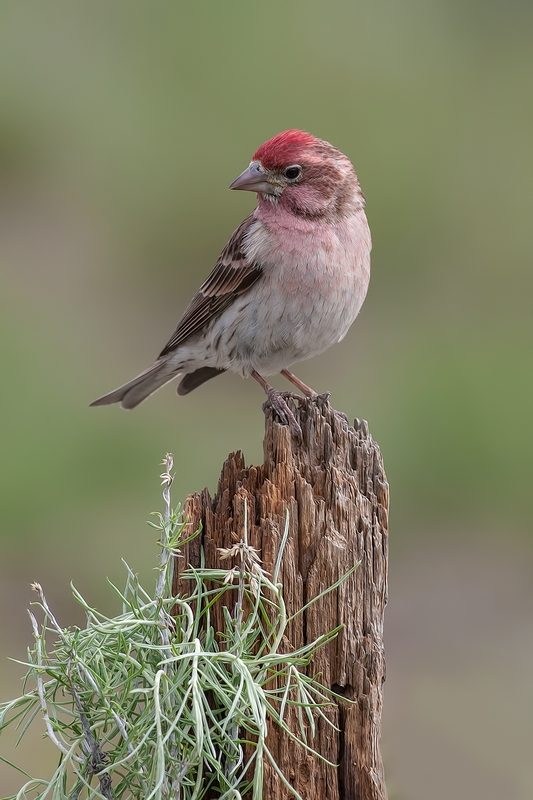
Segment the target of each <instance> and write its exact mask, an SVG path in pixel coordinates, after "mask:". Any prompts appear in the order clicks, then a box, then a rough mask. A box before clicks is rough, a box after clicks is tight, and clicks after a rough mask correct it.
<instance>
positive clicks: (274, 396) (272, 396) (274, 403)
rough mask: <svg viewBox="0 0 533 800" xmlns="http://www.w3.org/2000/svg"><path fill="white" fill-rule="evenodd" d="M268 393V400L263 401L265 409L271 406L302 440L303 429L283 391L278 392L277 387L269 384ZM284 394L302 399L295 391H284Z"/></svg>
mask: <svg viewBox="0 0 533 800" xmlns="http://www.w3.org/2000/svg"><path fill="white" fill-rule="evenodd" d="M266 393H267V397H268V400H266V402H265V403H263V410H265V409H266V408H268V407H269V406H270V408H271V409H272V410H273V411H274V412H275V413H276V414H277V415H278V417H279V419H280V421H281V423H282V425H288V426H289V428H290V429H291V432H292V434H293V435H294V436H295V438H296V439H298V441H300V442H301V441H302V439H303V435H302V429H301V427H300V425H299V423H298V420H297V419H296V417H295V416H294V413H293V411H292V410H291V408H290V407H289V405H288V403H287V400H286V399H285V397H284V396H283V395H282V394H281V392H278V391H277V389H274V387H273V386H269V387H268V389H266ZM283 394H284V395H286V396H288V397H289V398H291V399H300V400H301V399H302V398H301V397H300V395H297V394H296V393H294V392H284V393H283Z"/></svg>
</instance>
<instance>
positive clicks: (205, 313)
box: [159, 213, 263, 358]
mask: <svg viewBox="0 0 533 800" xmlns="http://www.w3.org/2000/svg"><path fill="white" fill-rule="evenodd" d="M253 221H254V218H253V213H252V214H250V215H249V216H248V217H246V219H245V220H243V222H241V224H240V225H239V227H238V228H237V230H236V231H235V233H234V234H233V235H232V237H231V238H230V240H229V241H228V243H227V245H226V246H225V248H224V250H223V251H222V253H221V254H220V257H219V259H218V261H217V263H216V264H215V267H214V269H213V271H212V273H211V274H210V275H209V277H208V278H207V280H206V281H205V282H204V283H203V284H202V285H201V286H200V288H199V289H198V292H197V293H196V294H195V295H194V297H193V299H192V300H191V302H190V303H189V305H188V306H187V308H186V309H185V312H184V314H183V316H182V318H181V319H180V321H179V322H178V327H177V328H176V330H175V331H174V333H173V334H172V337H171V338H170V340H169V341H168V342H167V344H166V345H165V347H164V348H163V350H162V351H161V353H160V354H159V358H161V357H162V356H166V355H167V354H168V353H170V352H171V351H172V350H175V349H176V347H179V345H180V344H182V343H183V342H184V341H185V339H188V337H189V336H192V335H193V334H194V333H197V332H198V331H200V330H201V329H202V328H203V327H205V325H207V324H208V323H209V322H211V320H212V319H214V318H215V317H216V316H218V315H219V314H221V313H222V311H224V309H225V308H227V306H229V305H230V303H231V302H232V300H233V299H234V298H235V297H237V296H238V295H239V294H242V293H243V292H245V291H246V290H247V289H249V288H250V286H252V284H254V283H255V282H256V281H257V280H258V279H259V278H260V277H261V275H262V272H263V270H262V268H261V267H260V266H259V265H258V264H253V263H252V264H251V263H250V262H249V261H247V259H246V256H245V254H244V252H243V249H242V241H243V238H244V236H245V235H246V233H247V232H248V230H249V228H250V226H251V225H252V223H253Z"/></svg>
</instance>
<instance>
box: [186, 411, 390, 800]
mask: <svg viewBox="0 0 533 800" xmlns="http://www.w3.org/2000/svg"><path fill="white" fill-rule="evenodd" d="M295 414H296V417H297V419H298V421H299V423H300V425H301V428H302V432H303V442H302V443H298V442H297V441H296V440H295V439H294V437H293V436H291V432H290V430H289V428H288V427H287V426H284V425H280V424H279V423H278V422H277V421H275V420H274V419H273V416H272V414H271V413H269V411H268V410H267V411H266V432H265V440H264V464H263V465H262V466H260V467H253V466H252V467H246V466H245V463H244V458H243V456H242V454H241V453H240V452H237V453H232V454H231V455H230V456H229V457H228V459H227V461H226V462H225V464H224V465H223V467H222V474H221V477H220V481H219V484H218V491H217V494H216V495H215V497H214V498H211V497H210V495H209V492H208V491H207V489H204V491H203V492H202V493H201V494H193V495H190V496H189V498H188V499H187V502H186V505H185V514H186V515H187V517H188V519H189V521H190V524H191V525H192V526H193V529H196V528H197V527H198V525H199V524H200V523H201V524H202V533H201V534H200V535H199V536H198V537H196V539H194V540H193V541H192V542H190V543H189V545H187V546H185V547H184V548H183V551H182V555H183V556H184V558H179V559H177V562H176V563H177V570H176V575H175V586H174V589H175V592H176V593H178V592H182V591H183V592H186V591H187V590H186V587H185V585H183V586H182V585H181V581H180V571H183V570H184V569H185V568H186V567H187V566H188V565H189V564H191V565H192V566H198V565H199V563H200V561H199V559H200V547H203V549H204V553H205V565H206V566H207V567H217V568H224V569H227V568H228V567H229V566H230V565H231V564H229V563H228V561H222V562H221V561H220V558H219V553H218V548H219V547H226V548H228V547H231V546H232V545H233V544H234V542H235V540H234V538H233V537H232V532H233V531H234V532H236V533H237V534H238V535H239V537H241V535H242V532H243V529H244V506H245V500H246V505H247V513H248V542H249V544H251V545H252V546H253V547H255V548H257V549H258V551H259V552H260V555H261V560H262V566H263V568H264V569H265V570H267V571H268V572H269V573H271V574H272V571H273V569H274V565H275V562H276V556H277V553H278V548H279V546H280V542H281V538H282V534H283V531H284V527H285V520H286V511H287V509H288V510H289V537H288V541H287V545H286V547H285V551H284V554H283V561H282V566H281V570H280V575H279V580H280V581H281V582H282V583H283V592H284V599H285V603H286V605H287V612H288V614H289V615H290V614H293V613H294V612H295V611H297V610H298V609H300V608H301V607H302V606H303V605H305V604H306V603H307V602H309V600H311V599H313V598H314V597H316V596H317V595H319V594H320V593H321V592H322V591H324V590H325V589H327V588H328V587H329V586H331V585H332V584H333V583H335V581H337V580H338V579H339V578H340V577H341V576H342V575H344V574H345V573H346V572H347V571H348V570H349V569H350V568H351V567H353V565H354V564H356V563H357V562H361V563H360V566H359V567H358V569H356V571H355V572H354V573H353V574H352V575H351V576H350V577H349V578H348V579H347V580H346V581H344V583H342V584H341V585H340V587H339V588H338V589H336V590H334V591H332V592H330V593H329V594H327V595H326V596H325V597H324V598H322V599H321V600H319V601H318V602H317V603H314V604H313V605H312V606H311V607H310V608H309V609H308V610H307V611H306V612H305V613H304V614H302V615H300V616H298V617H297V618H296V620H294V621H293V622H292V623H291V625H290V627H289V629H288V637H287V639H288V640H287V641H286V642H284V646H285V647H287V648H289V649H290V648H298V647H301V646H302V645H303V644H305V643H307V642H311V641H313V640H314V639H316V638H317V637H318V636H320V635H322V634H325V633H328V632H329V631H330V630H332V629H333V628H336V627H337V626H338V625H343V626H344V627H343V629H342V630H341V631H340V633H339V635H338V636H337V638H336V639H335V640H334V641H333V642H332V643H331V644H329V645H328V646H326V647H325V648H323V649H321V650H319V651H318V653H317V654H316V655H315V657H314V658H313V661H312V663H311V664H310V665H309V667H308V668H307V672H308V674H309V675H313V676H316V675H318V674H320V681H321V683H323V684H324V685H325V686H327V687H330V688H332V689H333V690H334V691H335V692H336V693H337V694H340V695H342V696H343V697H346V698H349V699H350V700H354V701H355V702H354V703H353V704H350V703H347V702H343V701H339V703H338V705H337V706H334V707H333V708H331V709H329V710H327V711H326V713H327V714H328V715H329V716H330V718H331V719H332V721H334V722H335V724H336V725H337V727H338V728H339V732H337V731H335V729H334V728H332V727H330V726H328V725H326V724H325V723H324V721H323V720H321V719H318V723H317V729H316V733H315V736H314V738H313V739H310V740H309V744H310V745H311V746H312V747H313V748H314V749H315V750H317V751H318V752H319V753H321V754H322V755H323V756H325V757H326V758H327V759H328V760H329V761H332V762H334V763H335V764H338V767H336V768H334V767H331V766H328V765H327V764H325V763H324V762H323V761H321V760H320V759H318V758H316V757H314V756H313V755H311V754H310V753H309V752H308V751H306V750H305V749H304V748H303V747H301V746H300V745H299V744H298V743H296V742H294V740H292V739H291V738H290V737H288V736H287V735H286V734H284V733H283V731H281V730H280V729H279V728H277V727H276V726H275V725H274V724H270V725H269V732H268V740H267V744H268V747H269V749H270V750H271V752H272V753H273V755H274V758H275V759H276V761H277V763H278V765H279V766H280V768H281V770H282V772H283V773H284V775H285V776H286V777H287V778H288V780H289V782H290V783H291V785H292V786H294V788H295V789H296V790H297V791H298V792H299V793H300V795H301V796H302V797H303V798H310V799H311V798H312V800H386V797H387V792H386V787H385V780H384V774H383V764H382V760H381V754H380V747H379V744H380V733H381V709H382V685H383V681H384V679H385V660H384V653H383V612H384V609H385V604H386V602H387V550H388V546H387V543H388V535H387V530H388V508H389V490H388V484H387V480H386V477H385V473H384V470H383V462H382V459H381V454H380V451H379V448H378V446H377V445H376V444H375V442H374V441H373V440H372V437H371V436H370V434H369V432H368V427H367V424H366V422H359V421H358V420H356V421H355V424H354V426H353V427H349V426H348V424H347V422H346V420H345V418H344V417H343V416H342V415H339V414H338V412H335V411H334V409H332V408H331V406H330V405H329V403H328V402H327V401H324V400H322V399H320V398H318V399H316V400H302V401H301V402H300V404H299V408H295ZM212 622H213V624H215V625H219V627H217V630H221V629H223V627H224V626H223V612H222V609H221V608H216V609H215V610H214V613H213V616H212ZM287 721H288V723H289V726H290V727H291V729H292V730H294V731H297V730H298V723H297V719H296V716H295V712H294V713H293V716H292V717H291V716H290V715H289V716H288V718H287ZM263 797H265V798H268V800H281V799H282V798H283V800H285V798H288V797H290V794H289V792H288V790H287V788H286V787H285V786H283V784H282V782H281V781H280V780H279V778H278V776H277V775H276V774H275V772H274V770H273V769H272V767H271V765H270V764H269V763H268V762H266V763H265V780H264V789H263Z"/></svg>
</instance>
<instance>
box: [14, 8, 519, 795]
mask: <svg viewBox="0 0 533 800" xmlns="http://www.w3.org/2000/svg"><path fill="white" fill-rule="evenodd" d="M532 33H533V5H532V4H531V3H530V2H525V0H507V2H502V0H461V1H459V0H426V2H421V0H418V1H417V0H403V2H399V0H396V2H394V0H388V1H386V0H373V2H372V3H368V2H365V3H363V2H359V1H358V0H329V2H328V3H324V2H318V0H306V2H302V0H298V1H295V2H287V1H286V0H285V2H280V0H270V2H269V3H257V2H253V0H252V1H250V0H249V1H248V2H232V3H220V2H213V0H209V1H208V2H201V3H195V4H193V3H184V2H179V0H175V1H174V2H170V0H169V1H168V2H163V1H162V0H155V1H153V2H137V1H136V0H128V2H125V1H119V0H115V2H111V3H110V2H108V1H107V0H105V1H104V0H91V2H79V0H75V1H73V2H65V1H63V2H51V1H49V2H38V0H35V1H34V2H26V1H25V0H17V1H15V0H4V2H2V4H1V5H0V101H1V108H0V169H1V180H0V228H1V230H0V249H1V270H2V289H1V295H0V326H1V328H2V335H1V337H0V359H1V365H2V390H1V391H0V409H1V416H0V419H1V423H0V424H1V452H2V458H1V463H0V470H1V477H0V497H1V513H0V519H1V528H2V530H1V534H2V537H1V548H2V557H1V571H2V578H1V585H0V591H1V614H2V637H1V655H2V658H1V659H0V678H1V680H0V688H1V695H2V698H3V699H5V698H7V697H10V696H14V695H15V693H18V692H19V690H20V686H21V684H20V676H21V674H22V668H21V667H19V666H17V665H15V664H12V663H11V662H9V661H7V658H6V657H7V656H13V657H16V658H24V655H25V647H26V645H27V644H29V643H30V626H29V621H28V618H27V615H26V608H27V606H28V603H29V602H30V601H31V600H32V597H31V594H30V591H29V588H28V587H29V582H30V581H32V580H39V581H40V582H41V583H42V584H43V585H44V587H45V591H46V593H47V596H48V599H49V602H50V603H51V604H53V607H54V608H55V610H56V613H57V616H58V617H59V619H60V620H61V621H62V622H63V623H64V624H71V623H74V622H78V623H80V622H82V619H81V615H80V613H79V610H78V609H77V608H76V607H75V606H74V603H73V601H72V600H71V598H70V589H69V581H70V580H72V581H73V582H74V584H75V585H76V587H77V588H78V589H79V590H81V592H82V593H84V594H85V595H86V597H87V600H88V601H89V602H90V603H92V604H96V605H98V607H99V608H101V609H102V610H107V611H113V610H115V609H116V603H115V599H114V597H113V595H112V593H111V591H110V589H109V588H108V587H107V586H106V584H105V578H106V576H109V577H111V578H112V579H113V580H115V581H117V582H118V583H119V585H121V584H122V582H123V577H124V573H123V569H122V566H121V563H120V557H124V558H126V559H127V560H128V562H129V563H130V565H131V566H132V567H133V568H134V569H135V570H137V571H139V573H140V574H141V577H142V578H143V579H145V580H147V581H148V582H151V581H152V580H154V579H155V578H154V575H153V572H152V566H153V565H154V564H155V560H156V557H157V547H156V544H155V542H154V537H153V535H152V532H151V529H150V528H148V527H147V526H146V524H145V520H146V519H147V518H148V515H149V513H150V512H151V511H153V510H158V509H160V508H161V500H160V487H159V478H158V476H159V472H160V471H161V470H160V469H159V462H160V461H161V458H162V456H163V455H164V453H165V452H166V451H167V450H171V451H172V452H173V453H174V454H175V460H176V480H175V483H174V489H173V492H174V500H175V501H177V500H179V499H184V498H185V497H186V495H187V493H188V492H190V491H193V490H197V489H201V488H202V487H203V486H204V485H206V484H207V485H208V486H209V487H210V488H211V489H212V490H214V488H215V487H216V482H217V479H218V473H219V468H220V465H221V463H222V461H223V459H224V458H225V456H226V455H227V453H228V452H229V451H231V450H235V449H237V448H240V449H242V450H243V451H244V453H245V456H246V459H247V462H248V463H250V462H251V463H254V462H255V463H259V462H260V461H261V455H262V433H263V415H262V411H261V403H262V402H263V396H262V394H261V391H260V389H259V387H258V386H257V385H256V384H255V383H254V382H252V381H246V382H243V381H242V380H241V379H240V378H238V377H236V376H230V375H225V376H222V377H220V378H217V380H216V382H213V383H209V384H206V385H205V386H203V387H201V388H200V389H199V390H197V391H196V392H194V393H193V394H192V395H190V396H188V397H185V398H179V399H178V398H177V397H176V395H175V394H174V391H173V387H172V386H171V387H167V388H166V389H163V390H162V391H161V392H159V393H158V394H157V395H156V396H154V397H153V398H151V400H150V401H149V402H148V403H146V404H145V405H143V406H141V407H140V408H139V409H137V410H136V411H135V412H133V413H130V414H125V413H123V412H122V411H120V410H119V409H118V408H117V407H110V408H103V409H90V410H89V409H88V408H87V404H88V402H89V401H90V400H92V399H94V398H95V397H97V396H98V395H100V394H102V393H104V392H106V391H109V390H110V389H113V388H114V387H115V386H117V385H118V384H119V383H121V382H123V381H125V380H127V379H129V378H131V377H133V376H134V375H135V374H137V373H138V372H139V371H140V370H141V369H143V368H145V367H146V366H148V364H149V363H151V361H152V360H153V358H154V356H155V355H157V353H158V352H159V350H160V349H161V347H162V346H163V344H164V343H165V342H166V341H167V339H168V337H169V336H170V334H171V333H172V331H173V329H174V326H175V323H176V322H177V319H178V317H179V315H180V314H181V312H182V311H183V310H184V308H185V306H186V304H187V302H188V300H189V299H190V297H191V295H192V293H193V292H194V291H195V289H196V288H197V286H198V285H199V283H200V282H201V281H202V280H203V279H204V278H205V277H206V276H207V274H208V272H209V271H210V269H211V267H212V265H213V263H214V261H215V259H216V257H217V255H218V254H219V252H220V250H221V249H222V247H223V245H224V244H225V242H226V240H227V238H228V236H229V235H230V233H231V232H232V231H233V229H234V228H235V227H236V225H237V224H238V223H239V222H240V221H241V219H242V218H243V217H244V216H245V215H246V214H247V213H248V212H249V211H250V210H251V208H252V206H253V203H254V198H253V196H250V195H248V194H245V193H243V194H233V193H232V194H228V193H227V191H226V187H227V186H228V185H229V183H230V182H231V181H232V180H233V179H234V178H235V177H236V176H237V175H238V174H239V173H240V172H241V171H242V169H244V167H245V166H246V165H247V164H248V161H249V159H250V157H251V155H252V153H253V152H254V150H255V149H256V148H257V147H258V145H259V144H261V143H262V142H263V141H264V140H266V139H268V138H270V137H271V136H273V135H275V134H276V133H278V132H279V131H281V130H284V129H286V128H289V127H299V128H303V129H305V130H309V131H311V132H312V133H314V134H315V135H317V136H320V137H322V138H325V139H328V140H329V141H331V142H333V143H334V144H335V145H336V146H337V147H339V148H340V149H341V150H343V151H344V152H346V153H347V154H348V155H349V156H350V158H351V159H352V160H353V162H354V164H355V167H356V169H357V172H358V174H359V177H360V180H361V183H362V186H363V190H364V192H365V194H366V197H367V202H368V206H367V210H368V217H369V221H370V225H371V228H372V232H373V238H374V250H373V277H372V282H371V287H370V292H369V295H368V298H367V301H366V303H365V305H364V307H363V311H362V312H361V315H360V317H359V319H358V320H357V321H356V323H355V324H354V326H353V328H352V330H351V331H350V333H349V335H348V336H347V337H346V339H345V341H344V342H343V343H342V344H341V345H339V346H337V347H336V348H335V349H333V350H331V351H329V352H328V354H327V355H324V356H322V357H320V358H316V359H314V360H313V361H311V362H308V363H304V364H303V365H301V366H299V367H298V369H297V373H298V375H299V376H300V377H301V378H302V379H303V380H304V381H306V382H307V383H309V384H311V385H312V386H313V387H316V388H317V389H318V390H319V391H324V390H330V391H331V392H332V401H333V403H334V404H335V406H336V407H337V408H339V409H342V410H343V411H345V412H346V413H347V414H348V415H349V416H351V417H354V416H358V417H364V418H366V419H367V420H368V421H369V424H370V429H371V431H372V433H373V435H374V437H375V438H376V439H377V441H378V442H379V443H380V446H381V448H382V451H383V455H384V459H385V465H386V469H387V473H388V477H389V480H390V483H391V495H392V514H391V576H390V604H389V609H388V614H387V620H386V648H387V661H388V678H387V683H386V693H385V713H384V732H383V751H384V757H385V761H386V769H387V778H388V783H389V785H390V790H391V798H394V800H407V799H409V800H426V798H428V797H431V798H432V800H441V799H442V800H444V798H446V800H447V799H448V798H449V797H468V798H470V800H477V799H478V798H479V799H480V800H481V798H483V800H492V798H494V800H496V799H498V800H500V799H501V798H502V797H505V798H506V800H522V799H523V800H526V798H530V797H532V796H533V765H532V764H533V762H532V761H531V755H530V743H531V740H532V738H531V737H532V733H533V730H532V728H533V726H532V724H531V716H532V712H533V682H532V680H531V674H532V666H533V638H532V637H533V616H532V613H531V612H532V599H533V591H532V584H533V567H532V563H533V562H532V556H533V540H532V536H531V511H530V505H531V502H530V498H531V479H532V477H533V474H532V473H533V469H532V458H531V441H532V433H533V423H532V408H533V403H532V400H533V379H532V369H531V361H532V359H531V353H532V333H533V271H532V256H533V236H532V230H533V226H532V224H531V213H532V190H531V187H532V185H533V154H532V152H533V151H532V141H533V133H532V131H533V86H532V83H533V81H532V76H533V46H532ZM275 382H276V381H275ZM277 385H278V386H279V387H280V388H281V387H285V388H286V386H285V384H284V382H283V381H277ZM41 732H42V731H41V730H38V731H36V732H35V733H33V734H32V735H31V736H30V737H29V738H28V740H27V742H26V743H24V742H23V744H22V745H21V746H20V747H19V753H18V761H19V763H21V764H22V765H23V766H25V767H26V768H27V769H29V771H30V772H32V773H37V774H40V775H48V774H50V771H51V769H52V768H53V764H54V763H55V762H56V753H55V752H54V750H53V748H52V747H51V746H50V745H49V744H48V742H42V741H41V739H40V736H41ZM10 741H11V740H10V739H9V738H6V740H4V739H2V741H1V742H0V747H1V752H2V754H3V755H4V756H7V757H12V753H11V752H10V748H9V742H10ZM19 786H20V780H19V778H18V777H17V776H16V775H15V774H14V773H12V771H10V770H9V769H8V768H7V767H4V766H2V765H0V792H1V793H2V796H3V795H4V794H8V793H9V792H13V791H15V790H16V789H17V788H18V787H19Z"/></svg>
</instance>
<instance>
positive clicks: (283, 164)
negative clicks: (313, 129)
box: [229, 130, 364, 219]
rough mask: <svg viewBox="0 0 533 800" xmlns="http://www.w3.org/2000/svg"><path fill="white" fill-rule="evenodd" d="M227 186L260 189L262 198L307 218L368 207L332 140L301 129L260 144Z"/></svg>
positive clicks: (333, 216)
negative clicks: (327, 140) (326, 139)
mask: <svg viewBox="0 0 533 800" xmlns="http://www.w3.org/2000/svg"><path fill="white" fill-rule="evenodd" d="M229 188H230V189H241V190H244V191H249V192H257V194H258V199H259V203H260V204H261V203H262V202H263V203H264V202H270V203H273V204H274V205H278V206H279V207H280V209H283V210H287V211H290V212H292V213H293V214H297V215H298V216H302V217H306V218H321V217H322V218H324V217H326V218H327V217H329V218H334V219H338V218H342V217H344V216H347V215H349V214H353V213H354V212H355V211H357V210H358V209H362V208H364V196H363V194H362V192H361V189H360V186H359V181H358V180H357V176H356V174H355V170H354V168H353V166H352V164H351V162H350V160H349V159H348V158H347V157H346V156H345V155H344V154H343V153H341V152H340V150H337V148H336V147H333V145H331V144H329V142H325V141H323V140H322V139H317V138H315V137H314V136H311V134H310V133H305V132H304V131H298V130H288V131H283V133H279V134H278V135H277V136H275V137H274V138H273V139H269V141H268V142H265V143H264V144H262V145H261V147H260V148H259V149H258V150H257V151H256V152H255V153H254V156H253V158H252V161H251V163H250V166H249V167H248V168H247V169H245V170H244V172H243V173H241V174H240V175H239V177H238V178H237V179H236V180H234V181H233V183H232V184H231V186H230V187H229Z"/></svg>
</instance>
